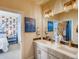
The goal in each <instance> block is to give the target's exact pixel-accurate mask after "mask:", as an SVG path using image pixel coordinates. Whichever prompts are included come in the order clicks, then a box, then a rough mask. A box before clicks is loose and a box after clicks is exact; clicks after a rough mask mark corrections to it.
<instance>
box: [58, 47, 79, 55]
mask: <svg viewBox="0 0 79 59" xmlns="http://www.w3.org/2000/svg"><path fill="white" fill-rule="evenodd" d="M58 49H61V50H62V51H65V52H67V53H70V54H74V55H77V53H78V50H77V48H73V47H69V46H61V47H58Z"/></svg>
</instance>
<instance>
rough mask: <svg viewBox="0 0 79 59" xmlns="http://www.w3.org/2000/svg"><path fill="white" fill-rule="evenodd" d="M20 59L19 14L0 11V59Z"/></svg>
mask: <svg viewBox="0 0 79 59" xmlns="http://www.w3.org/2000/svg"><path fill="white" fill-rule="evenodd" d="M12 58H13V59H21V14H19V13H14V12H9V11H3V10H0V59H12Z"/></svg>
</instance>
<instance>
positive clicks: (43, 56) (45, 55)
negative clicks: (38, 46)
mask: <svg viewBox="0 0 79 59" xmlns="http://www.w3.org/2000/svg"><path fill="white" fill-rule="evenodd" d="M41 59H49V58H48V53H47V52H45V51H43V50H41Z"/></svg>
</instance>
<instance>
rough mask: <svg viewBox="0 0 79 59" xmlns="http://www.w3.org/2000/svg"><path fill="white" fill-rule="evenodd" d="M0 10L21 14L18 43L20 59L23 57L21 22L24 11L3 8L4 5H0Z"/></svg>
mask: <svg viewBox="0 0 79 59" xmlns="http://www.w3.org/2000/svg"><path fill="white" fill-rule="evenodd" d="M0 10H1V11H6V12H12V13H16V14H20V15H21V43H20V59H22V58H23V55H22V54H23V47H22V46H23V44H22V43H23V40H22V24H23V21H22V20H23V19H24V18H23V16H24V13H23V12H22V11H18V10H14V9H10V8H6V7H5V8H4V7H0Z"/></svg>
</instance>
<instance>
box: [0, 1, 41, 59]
mask: <svg viewBox="0 0 79 59" xmlns="http://www.w3.org/2000/svg"><path fill="white" fill-rule="evenodd" d="M0 9H5V10H6V9H7V10H10V11H12V10H13V11H14V10H16V12H18V11H21V13H22V14H23V16H22V17H24V16H27V17H31V18H35V19H36V26H38V27H39V29H40V34H41V31H42V24H41V23H42V22H41V20H42V18H41V9H40V6H39V5H36V4H35V3H33V2H30V1H29V0H1V1H0ZM40 36H41V35H40ZM35 37H36V33H25V32H24V19H22V47H23V50H22V52H23V56H22V57H23V59H33V55H34V54H33V44H32V43H33V38H35Z"/></svg>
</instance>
